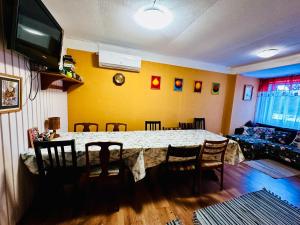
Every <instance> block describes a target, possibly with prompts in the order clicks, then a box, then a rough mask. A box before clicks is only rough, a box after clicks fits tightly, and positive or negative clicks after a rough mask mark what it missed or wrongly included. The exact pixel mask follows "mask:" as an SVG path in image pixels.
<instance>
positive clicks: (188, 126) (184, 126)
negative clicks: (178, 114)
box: [179, 122, 194, 130]
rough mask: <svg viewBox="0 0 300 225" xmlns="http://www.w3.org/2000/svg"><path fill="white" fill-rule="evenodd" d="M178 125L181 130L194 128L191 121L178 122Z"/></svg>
mask: <svg viewBox="0 0 300 225" xmlns="http://www.w3.org/2000/svg"><path fill="white" fill-rule="evenodd" d="M179 127H180V129H182V130H188V129H194V124H193V123H181V122H179Z"/></svg>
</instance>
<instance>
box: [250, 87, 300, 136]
mask: <svg viewBox="0 0 300 225" xmlns="http://www.w3.org/2000/svg"><path fill="white" fill-rule="evenodd" d="M255 122H257V123H262V124H268V125H273V126H278V127H285V128H292V129H296V130H300V91H299V90H295V89H294V90H290V91H278V90H276V91H267V92H259V93H258V98H257V104H256V113H255Z"/></svg>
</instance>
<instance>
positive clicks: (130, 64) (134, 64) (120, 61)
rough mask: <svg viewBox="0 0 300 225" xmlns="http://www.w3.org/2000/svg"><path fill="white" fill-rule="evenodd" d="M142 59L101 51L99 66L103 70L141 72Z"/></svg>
mask: <svg viewBox="0 0 300 225" xmlns="http://www.w3.org/2000/svg"><path fill="white" fill-rule="evenodd" d="M141 61H142V59H141V57H137V56H132V55H127V54H121V53H117V52H111V51H106V50H100V51H99V66H100V67H102V68H109V69H117V70H126V71H133V72H140V69H141Z"/></svg>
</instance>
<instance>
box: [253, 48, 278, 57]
mask: <svg viewBox="0 0 300 225" xmlns="http://www.w3.org/2000/svg"><path fill="white" fill-rule="evenodd" d="M278 53H279V50H278V49H276V48H271V49H266V50H263V51H261V52H258V53H257V55H258V56H259V57H261V58H271V57H273V56H274V55H277V54H278Z"/></svg>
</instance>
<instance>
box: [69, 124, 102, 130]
mask: <svg viewBox="0 0 300 225" xmlns="http://www.w3.org/2000/svg"><path fill="white" fill-rule="evenodd" d="M78 126H81V127H82V126H83V130H82V131H83V132H90V131H91V129H90V126H95V128H96V131H97V132H98V124H97V123H75V124H74V132H77V131H78V130H77V127H78Z"/></svg>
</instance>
